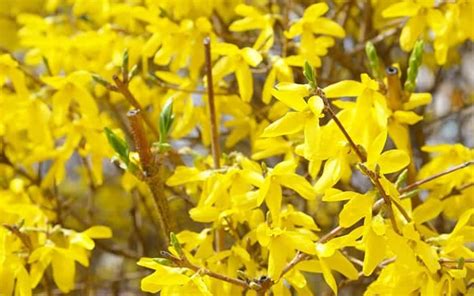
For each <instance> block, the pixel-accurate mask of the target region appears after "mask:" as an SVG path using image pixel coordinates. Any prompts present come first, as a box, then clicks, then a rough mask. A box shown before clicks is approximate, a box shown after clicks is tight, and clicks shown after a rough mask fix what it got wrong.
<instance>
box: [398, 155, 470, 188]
mask: <svg viewBox="0 0 474 296" xmlns="http://www.w3.org/2000/svg"><path fill="white" fill-rule="evenodd" d="M472 164H474V160H470V161H466V162H464V163H461V164H460V165H457V166H454V167H452V168H449V169H447V170H446V171H443V172H440V173H437V174H435V175H432V176H430V177H428V178H426V179H423V180H419V181H416V182H415V183H412V184H410V185H408V186H406V187H403V188H401V189H400V190H399V192H400V193H405V192H408V191H412V190H413V189H415V188H417V187H418V186H421V185H423V184H425V183H428V182H430V181H433V180H434V179H437V178H440V177H442V176H445V175H448V174H450V173H452V172H455V171H457V170H461V169H463V168H466V167H468V166H470V165H472Z"/></svg>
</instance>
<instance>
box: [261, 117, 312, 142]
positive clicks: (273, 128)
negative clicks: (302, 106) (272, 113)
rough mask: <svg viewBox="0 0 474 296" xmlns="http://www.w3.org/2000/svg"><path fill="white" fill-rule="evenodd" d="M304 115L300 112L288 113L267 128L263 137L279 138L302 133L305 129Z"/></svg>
mask: <svg viewBox="0 0 474 296" xmlns="http://www.w3.org/2000/svg"><path fill="white" fill-rule="evenodd" d="M302 116H303V114H301V113H300V112H288V113H286V114H285V115H284V116H283V117H282V118H280V119H278V120H277V121H275V122H273V123H272V124H270V125H269V126H267V127H266V128H265V130H264V131H263V133H262V137H278V136H282V135H290V134H294V133H297V132H299V131H301V130H302V129H303V127H304V120H301V117H302Z"/></svg>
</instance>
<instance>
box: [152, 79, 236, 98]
mask: <svg viewBox="0 0 474 296" xmlns="http://www.w3.org/2000/svg"><path fill="white" fill-rule="evenodd" d="M150 77H151V78H152V79H150V81H151V82H153V83H154V84H156V85H158V86H161V87H163V88H166V89H172V90H176V91H180V92H185V93H192V94H199V95H205V94H207V93H208V92H207V91H206V90H199V89H187V88H182V87H180V86H178V85H174V84H171V83H167V82H165V81H162V80H160V79H159V78H158V77H156V76H155V75H153V74H150ZM233 94H236V93H235V92H215V93H214V95H216V96H230V95H233Z"/></svg>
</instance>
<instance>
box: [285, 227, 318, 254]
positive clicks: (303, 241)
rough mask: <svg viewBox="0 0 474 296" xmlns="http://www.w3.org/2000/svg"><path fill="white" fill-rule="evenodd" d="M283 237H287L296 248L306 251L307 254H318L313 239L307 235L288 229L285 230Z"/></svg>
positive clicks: (289, 242)
mask: <svg viewBox="0 0 474 296" xmlns="http://www.w3.org/2000/svg"><path fill="white" fill-rule="evenodd" d="M282 237H284V238H286V239H287V243H288V244H290V245H292V246H294V248H295V249H297V250H299V251H301V252H304V253H306V254H316V246H315V244H314V242H313V241H312V240H310V239H309V238H308V237H307V236H306V235H304V234H301V233H298V232H293V231H288V232H285V233H284V234H283V235H282Z"/></svg>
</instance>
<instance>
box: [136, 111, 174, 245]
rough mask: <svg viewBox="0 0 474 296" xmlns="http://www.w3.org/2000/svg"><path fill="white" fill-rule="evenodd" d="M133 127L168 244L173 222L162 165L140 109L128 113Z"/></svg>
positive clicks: (163, 233) (146, 180) (145, 179)
mask: <svg viewBox="0 0 474 296" xmlns="http://www.w3.org/2000/svg"><path fill="white" fill-rule="evenodd" d="M127 117H128V120H129V122H130V127H131V129H132V136H133V140H134V142H135V147H136V149H137V152H138V155H139V156H140V163H141V165H142V168H143V170H144V181H145V182H146V183H147V185H148V187H149V188H150V191H151V193H152V195H153V201H154V202H155V205H156V207H157V210H158V216H159V218H160V223H161V226H162V227H161V228H162V229H161V230H162V236H163V239H164V240H165V242H166V245H168V234H169V233H170V232H171V225H170V224H171V222H170V218H169V217H170V216H169V206H168V201H167V199H166V196H165V194H164V193H165V191H164V184H163V178H161V175H162V174H161V172H162V166H161V165H160V164H158V163H156V162H155V159H154V157H153V154H152V153H151V150H150V145H149V143H148V140H147V139H146V134H145V129H144V128H143V124H142V120H143V117H142V116H141V112H140V110H132V111H130V112H128V114H127Z"/></svg>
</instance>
